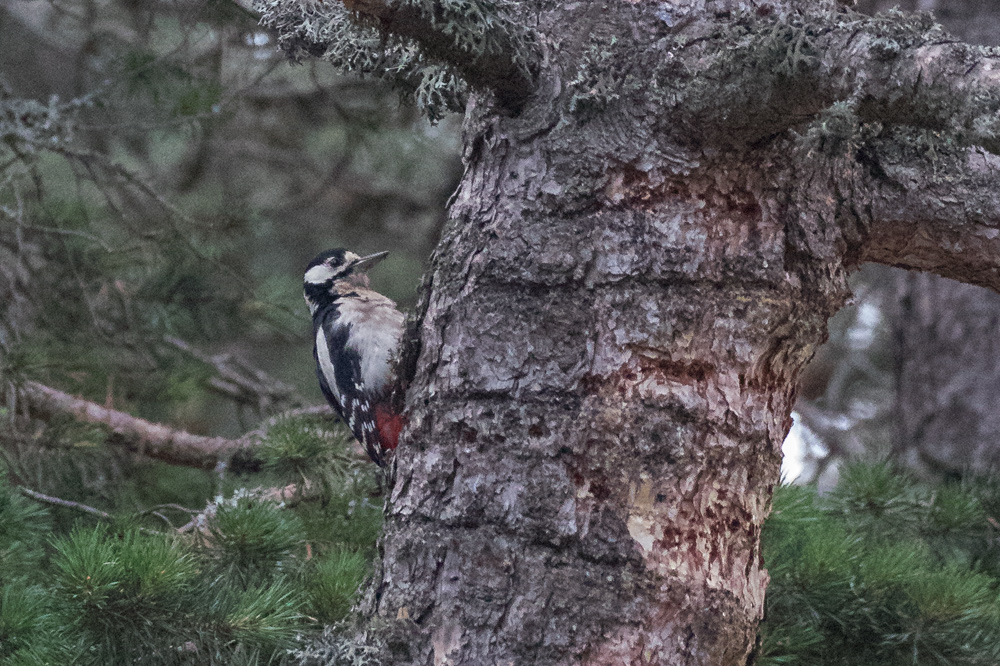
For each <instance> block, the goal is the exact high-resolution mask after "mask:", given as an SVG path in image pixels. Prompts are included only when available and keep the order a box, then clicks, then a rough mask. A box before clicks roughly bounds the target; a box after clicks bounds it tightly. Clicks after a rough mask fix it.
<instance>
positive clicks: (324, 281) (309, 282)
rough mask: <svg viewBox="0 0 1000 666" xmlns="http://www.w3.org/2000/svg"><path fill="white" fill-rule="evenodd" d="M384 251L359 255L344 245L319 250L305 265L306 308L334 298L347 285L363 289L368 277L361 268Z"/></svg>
mask: <svg viewBox="0 0 1000 666" xmlns="http://www.w3.org/2000/svg"><path fill="white" fill-rule="evenodd" d="M388 254H389V253H388V252H376V253H375V254H370V255H368V256H367V257H361V256H358V255H356V254H354V253H353V252H351V251H350V250H345V249H344V248H336V249H333V250H327V251H326V252H320V253H319V254H318V255H316V257H315V258H314V259H313V260H312V261H310V262H309V265H308V266H306V274H305V284H304V288H305V297H306V303H308V304H309V308H310V309H311V310H312V311H315V310H316V308H317V307H319V306H320V305H322V303H323V301H324V299H330V298H336V297H337V296H338V293H339V292H340V291H342V290H349V289H350V288H351V287H364V288H367V287H368V276H367V275H365V271H366V270H368V269H369V268H371V267H372V266H374V265H375V264H377V263H378V262H380V261H382V260H383V259H385V258H386V256H387V255H388ZM341 287H343V288H346V289H341Z"/></svg>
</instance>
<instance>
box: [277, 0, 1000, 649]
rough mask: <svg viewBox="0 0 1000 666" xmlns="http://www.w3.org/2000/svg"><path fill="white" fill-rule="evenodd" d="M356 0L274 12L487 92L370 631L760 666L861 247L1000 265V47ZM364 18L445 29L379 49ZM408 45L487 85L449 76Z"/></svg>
mask: <svg viewBox="0 0 1000 666" xmlns="http://www.w3.org/2000/svg"><path fill="white" fill-rule="evenodd" d="M344 4H345V6H346V9H345V7H341V6H338V7H339V9H338V8H335V7H333V5H331V4H330V3H309V4H306V3H300V2H298V1H297V0H267V2H264V3H263V5H264V7H265V10H266V11H267V12H268V14H267V15H266V16H265V23H266V24H268V25H271V26H274V27H275V28H276V29H277V30H278V31H279V33H280V37H281V39H282V40H283V41H282V44H283V45H284V47H285V48H286V49H288V50H289V52H290V53H292V54H294V55H296V56H300V57H301V56H302V55H303V54H317V55H322V56H323V57H326V58H328V59H330V60H332V61H334V62H337V63H341V64H343V63H348V64H350V63H357V64H355V65H354V66H355V67H356V68H357V69H359V70H360V71H365V72H375V73H377V71H378V64H379V63H380V62H388V63H390V64H391V68H388V66H387V68H388V69H391V71H393V72H403V73H405V76H401V77H400V78H402V79H403V81H402V82H401V83H400V85H402V86H403V87H404V88H405V89H407V90H410V91H411V92H413V91H414V90H415V89H416V92H413V94H414V95H416V96H417V98H418V99H420V100H422V103H424V104H425V106H426V108H427V109H428V113H432V112H433V110H434V109H440V108H442V106H449V108H454V107H455V106H458V105H464V110H465V114H466V118H465V127H464V136H463V143H464V154H463V157H464V161H465V166H466V171H465V175H464V177H463V179H462V182H461V184H460V186H459V188H458V191H457V192H456V196H455V199H454V203H453V205H452V207H451V211H450V215H451V217H450V221H449V224H448V226H447V227H446V228H445V230H444V232H443V237H442V240H441V243H440V244H439V246H438V248H437V250H436V252H435V256H434V260H433V266H432V268H431V272H430V275H429V279H428V281H427V285H426V290H425V295H424V300H423V305H422V309H421V311H420V312H418V318H417V325H416V330H415V333H416V335H414V339H419V341H420V345H421V346H420V348H419V349H408V350H406V353H405V354H404V357H405V358H406V359H407V360H406V362H404V363H403V364H402V367H403V368H410V367H411V365H410V360H411V359H413V358H415V359H416V360H415V361H413V365H412V368H413V371H412V373H411V372H410V371H405V372H403V373H402V374H403V375H404V377H403V378H404V379H405V380H409V390H408V392H407V411H408V416H409V426H408V428H407V429H406V430H405V431H404V434H403V438H402V440H401V443H400V447H399V449H398V453H397V460H398V470H397V477H396V482H395V486H394V487H393V490H392V494H391V497H390V502H389V504H388V508H387V520H386V526H385V537H384V542H383V543H384V553H383V555H384V557H383V559H382V562H381V564H380V568H379V570H378V571H376V574H375V583H374V585H373V586H372V587H371V589H370V594H369V597H368V599H367V601H366V604H365V608H364V609H363V610H364V611H365V614H366V616H367V617H368V618H369V620H370V622H369V623H368V625H367V628H368V629H369V630H370V633H369V634H368V638H369V640H371V641H373V642H376V643H380V644H381V646H382V648H383V650H384V659H383V661H384V662H385V663H389V664H414V665H421V666H424V665H427V666H430V665H434V666H444V665H445V664H448V665H458V664H468V665H477V666H478V665H485V664H516V665H517V666H527V665H532V664H538V665H545V666H551V665H562V664H574V665H575V664H592V665H598V664H618V663H621V664H650V665H660V664H662V665H668V664H669V665H670V666H682V665H691V666H695V665H698V666H742V665H743V664H746V663H747V662H748V660H749V659H750V655H751V651H752V648H753V644H754V637H755V630H756V627H757V623H758V621H759V619H760V617H761V615H762V610H763V600H764V590H765V587H766V583H767V573H766V571H765V570H764V568H763V563H762V562H761V557H760V541H759V535H760V528H761V525H762V523H763V520H764V518H765V516H766V515H767V512H768V506H769V502H770V496H771V490H772V489H773V487H774V485H775V484H776V483H777V481H778V473H779V466H780V461H781V443H782V440H783V439H784V436H785V434H786V432H787V431H788V428H789V426H790V424H791V420H790V411H791V407H792V403H793V401H794V397H795V395H794V394H795V386H796V384H797V381H796V380H797V377H798V375H799V372H800V370H801V369H802V367H803V365H804V364H805V363H806V361H808V359H809V358H810V357H811V356H812V353H813V350H814V349H815V348H816V346H817V345H819V344H820V343H821V342H823V340H824V338H825V336H826V322H827V319H828V317H829V316H830V315H831V314H832V313H833V312H835V311H836V310H837V308H839V307H840V306H841V305H842V304H843V302H844V301H845V299H846V297H847V292H848V289H847V286H846V275H847V273H848V271H849V270H850V269H851V268H853V267H855V266H856V265H857V264H858V263H860V262H861V261H877V262H880V263H885V264H890V265H896V266H901V267H906V268H919V269H923V270H934V271H935V272H938V273H940V274H943V275H948V276H951V277H955V278H957V279H962V280H965V281H969V282H975V283H979V284H982V285H986V286H990V287H992V288H994V289H997V288H1000V260H998V258H1000V224H998V220H1000V195H997V194H996V193H997V192H1000V182H998V181H1000V176H997V174H1000V164H998V162H1000V160H997V159H995V158H993V157H992V156H991V155H986V154H984V153H983V152H982V151H977V150H975V149H973V148H972V146H980V145H982V146H986V147H988V148H989V149H991V150H994V151H1000V126H998V125H997V124H996V118H997V113H998V112H1000V95H997V94H995V91H994V90H993V88H994V87H995V86H996V83H995V79H997V78H998V75H997V74H996V72H997V71H998V70H1000V67H997V65H996V64H995V62H994V59H993V56H992V55H990V54H988V53H985V52H982V51H979V50H976V49H974V48H971V47H968V46H966V45H962V44H958V43H955V42H954V41H953V40H948V39H944V38H942V37H941V35H940V33H939V32H937V31H936V29H935V28H934V26H933V24H932V23H930V22H928V21H927V20H926V19H924V18H919V17H918V18H912V19H904V18H899V17H897V18H895V19H878V20H875V19H868V18H865V17H862V16H860V15H858V14H854V13H851V12H848V11H847V10H844V9H838V3H834V2H832V1H827V0H787V1H781V0H774V1H771V2H763V1H756V0H705V1H704V2H701V1H699V2H676V3H634V2H606V3H551V2H523V3H521V2H517V3H515V2H505V1H500V2H493V1H490V2H486V3H483V2H477V1H476V0H470V1H469V2H462V3H452V2H423V1H419V0H401V1H400V2H387V1H385V0H365V1H364V2H358V1H356V0H350V1H349V2H348V1H346V0H345V3H344ZM843 4H850V3H848V2H844V3H843ZM463 8H465V9H469V8H472V9H476V10H478V12H479V13H476V11H472V9H470V10H469V11H468V12H464V9H463ZM338 12H340V13H338ZM352 12H353V13H352ZM463 12H464V13H463ZM484 13H485V15H486V19H484V18H483V15H484ZM358 15H360V16H361V17H362V19H359V18H358ZM487 19H488V20H487ZM359 20H361V24H362V28H363V29H364V30H369V31H382V34H383V35H385V34H388V35H390V36H391V35H393V34H395V35H396V37H398V38H399V39H400V40H412V41H410V42H406V41H391V40H386V41H384V42H383V43H384V44H387V45H388V46H386V47H385V50H384V52H379V53H378V54H376V55H378V56H379V57H378V58H375V57H372V55H373V54H371V53H364V52H362V56H364V57H355V54H354V53H353V52H352V51H351V48H352V47H357V48H358V49H362V50H363V49H364V48H366V44H369V45H370V44H372V43H378V40H372V39H370V37H371V36H372V35H371V34H370V33H365V34H363V35H361V36H360V37H358V36H355V37H353V38H348V39H347V40H346V41H345V40H343V39H341V40H339V41H338V39H337V37H339V36H343V35H344V34H350V25H353V23H352V22H354V23H357V21H359ZM394 31H395V32H394ZM351 39H353V40H354V41H351ZM401 44H402V45H404V46H406V45H408V46H412V47H413V48H415V49H418V50H422V52H423V53H425V54H426V55H427V56H428V58H429V59H430V60H433V61H435V62H440V63H443V65H442V66H443V67H445V68H446V71H445V73H443V74H442V73H441V72H439V73H438V74H439V75H440V76H439V78H437V79H435V80H437V81H450V80H452V79H450V78H448V77H449V76H460V77H464V79H465V81H466V82H467V83H468V84H469V86H470V88H471V89H472V90H473V92H471V93H468V95H467V96H466V92H467V89H465V88H461V89H457V88H451V89H447V90H444V91H443V92H442V91H440V90H439V91H438V92H439V94H437V95H436V96H435V95H434V94H430V95H428V94H427V92H426V86H421V85H418V84H417V83H415V81H418V80H420V81H426V79H422V78H420V77H422V76H424V74H422V73H421V71H420V70H419V67H418V66H417V65H419V63H420V61H414V59H413V58H412V56H411V53H412V52H411V51H409V50H407V48H404V47H403V46H400V45H401ZM477 49H478V51H477ZM500 54H506V56H507V57H506V58H504V57H501V55H500ZM487 56H488V57H487ZM498 62H499V63H500V64H499V65H498V66H496V67H494V66H493V65H494V63H498ZM448 67H451V68H452V69H450V70H448V69H447V68H448ZM515 71H516V72H517V75H516V76H514V75H510V76H508V75H509V74H511V73H512V72H515ZM382 73H383V74H384V73H385V71H383V72H382ZM421 90H422V91H423V93H421V92H420V91H421ZM421 95H423V96H421ZM939 173H946V174H947V177H939V176H938V174H939ZM418 352H419V353H418ZM411 375H412V376H411Z"/></svg>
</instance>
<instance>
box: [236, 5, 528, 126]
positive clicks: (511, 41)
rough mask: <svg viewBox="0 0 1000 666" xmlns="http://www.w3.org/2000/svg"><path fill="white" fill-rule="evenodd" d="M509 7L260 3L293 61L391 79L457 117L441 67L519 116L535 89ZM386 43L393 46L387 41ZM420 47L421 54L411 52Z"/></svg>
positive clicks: (453, 93) (456, 94)
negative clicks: (311, 60)
mask: <svg viewBox="0 0 1000 666" xmlns="http://www.w3.org/2000/svg"><path fill="white" fill-rule="evenodd" d="M518 4H519V3H515V2H509V1H507V0H462V1H461V2H458V1H456V0H438V1H436V2H430V1H424V0H396V1H393V0H342V3H341V2H329V3H302V2H299V0H256V4H255V7H256V8H257V9H258V10H259V11H260V12H261V14H262V18H261V23H262V24H263V25H265V26H267V27H270V28H272V29H274V30H275V31H277V33H278V36H279V44H280V45H281V47H282V48H283V49H284V50H285V51H286V52H287V53H288V54H289V55H290V56H292V57H294V58H299V57H303V56H307V57H324V58H326V59H328V60H330V61H331V62H333V63H334V64H335V65H336V66H338V67H340V68H341V69H344V70H346V71H348V72H356V73H360V74H375V75H377V76H382V77H384V78H388V79H391V80H393V81H395V82H396V83H398V84H400V85H401V86H402V88H403V89H404V90H407V91H408V92H409V93H410V94H412V95H414V96H416V97H417V98H418V101H420V103H421V104H422V105H423V106H425V107H426V108H427V109H428V113H429V114H430V115H431V116H432V117H434V116H435V114H436V113H437V111H436V109H438V108H439V107H440V108H448V109H450V110H453V111H454V110H459V109H460V107H461V106H462V105H464V101H460V99H459V98H463V97H464V92H463V91H462V90H459V89H457V88H456V86H455V84H454V83H453V82H450V81H449V80H448V79H449V77H448V74H447V72H435V71H433V68H432V67H430V63H440V64H442V65H444V66H445V67H446V68H447V69H448V70H450V71H451V72H454V73H455V74H457V75H458V76H459V77H461V79H462V80H463V81H464V82H465V83H467V84H468V85H470V86H472V87H474V88H480V89H486V90H492V91H493V92H494V93H495V94H496V98H497V101H498V102H499V103H500V105H501V106H503V107H504V108H506V109H509V110H512V111H516V110H518V109H519V108H520V107H521V105H522V104H523V103H524V101H525V100H526V99H527V97H528V96H529V95H530V94H531V93H532V91H533V90H534V87H535V82H534V73H533V72H534V71H535V69H536V60H537V56H536V54H535V53H534V51H533V50H532V48H531V47H530V42H531V38H530V34H529V32H528V31H527V30H525V29H524V27H523V26H521V25H518V24H517V23H515V21H514V20H513V19H512V18H511V14H512V13H513V12H515V11H516V10H517V5H518ZM386 38H389V39H386ZM413 46H415V47H416V49H414V48H413Z"/></svg>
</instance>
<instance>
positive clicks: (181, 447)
mask: <svg viewBox="0 0 1000 666" xmlns="http://www.w3.org/2000/svg"><path fill="white" fill-rule="evenodd" d="M22 390H23V395H24V398H25V399H26V400H27V402H28V404H29V405H30V407H31V410H32V411H33V412H34V413H35V414H37V415H38V416H41V417H42V418H52V417H54V416H59V415H68V416H71V417H73V418H74V419H76V420H77V421H80V422H82V423H91V424H95V425H102V426H105V427H107V428H109V429H110V430H111V432H112V433H114V435H115V436H116V437H114V438H112V441H113V442H114V443H116V444H120V445H122V446H124V447H126V448H128V449H129V450H132V451H138V452H140V453H143V454H145V455H147V456H149V457H151V458H156V459H158V460H162V461H164V462H168V463H171V464H173V465H183V466H187V467H200V468H207V469H211V468H213V467H215V466H216V465H217V464H218V463H220V462H226V461H228V460H229V459H230V458H232V457H233V456H234V455H235V454H237V453H243V454H249V453H250V449H251V447H252V446H253V439H252V438H251V437H249V436H246V437H241V438H239V439H226V438H225V437H202V436H201V435H192V434H191V433H189V432H185V431H183V430H175V429H173V428H168V427H166V426H163V425H160V424H158V423H150V422H149V421H146V420H145V419H140V418H137V417H135V416H132V415H131V414H126V413H125V412H119V411H117V410H114V409H108V408H106V407H101V406H100V405H98V404H97V403H94V402H90V401H88V400H83V399H81V398H74V397H73V396H71V395H69V394H68V393H63V392H62V391H59V390H57V389H54V388H51V387H49V386H45V385H43V384H39V383H38V382H25V383H24V385H23V386H22Z"/></svg>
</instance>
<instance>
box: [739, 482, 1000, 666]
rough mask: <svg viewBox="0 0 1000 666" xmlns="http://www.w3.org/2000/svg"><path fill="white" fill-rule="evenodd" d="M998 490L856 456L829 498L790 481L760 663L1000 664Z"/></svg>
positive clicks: (776, 535)
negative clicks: (918, 477) (928, 479)
mask: <svg viewBox="0 0 1000 666" xmlns="http://www.w3.org/2000/svg"><path fill="white" fill-rule="evenodd" d="M998 499H1000V484H998V483H997V482H995V481H980V482H975V483H964V484H950V485H942V486H928V485H924V484H920V483H918V482H916V481H915V480H913V479H911V478H909V477H908V476H906V475H905V474H904V473H902V472H900V471H899V470H897V469H895V468H893V467H892V466H890V465H888V464H878V465H863V464H852V465H848V466H846V467H845V468H844V469H843V471H842V474H841V480H840V483H839V484H838V486H837V488H836V489H835V490H834V491H833V492H831V493H830V494H829V495H827V496H823V497H820V496H818V495H817V493H816V492H815V490H814V489H812V488H806V487H795V486H785V487H782V488H779V489H778V491H777V492H776V493H775V498H774V511H773V513H772V515H771V517H770V518H769V519H768V522H767V524H766V526H765V529H764V533H763V548H764V559H765V563H766V565H767V567H768V570H769V571H770V574H771V585H770V587H769V589H768V599H767V610H766V618H765V621H764V623H763V625H762V626H761V636H762V646H761V656H760V658H759V661H758V663H760V664H763V665H766V666H778V665H802V666H841V665H843V666H848V665H850V666H863V665H867V664H871V665H872V666H904V665H905V666H924V665H927V666H930V665H956V666H957V665H963V666H964V665H968V666H973V665H982V666H986V665H990V664H997V663H1000V566H998V564H1000V559H998V556H1000V543H998V540H997V539H998V535H1000V529H998V528H997V526H996V525H997V524H996V521H995V520H993V519H992V516H993V515H995V513H994V511H993V509H995V508H996V507H997V501H998Z"/></svg>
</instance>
